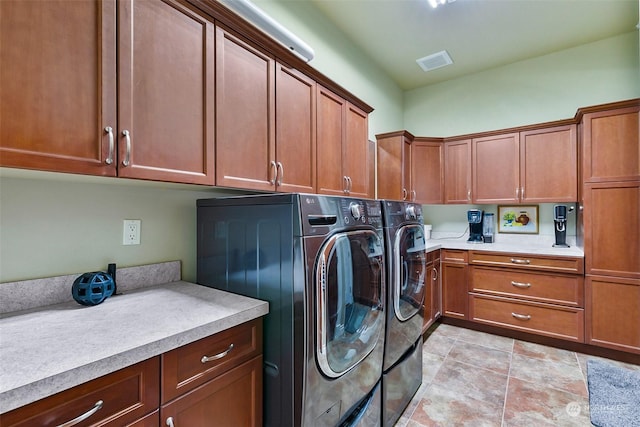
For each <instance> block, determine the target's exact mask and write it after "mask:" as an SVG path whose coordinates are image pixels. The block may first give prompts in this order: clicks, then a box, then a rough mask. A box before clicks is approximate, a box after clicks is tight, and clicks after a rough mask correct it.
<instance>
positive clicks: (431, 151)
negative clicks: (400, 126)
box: [411, 140, 443, 204]
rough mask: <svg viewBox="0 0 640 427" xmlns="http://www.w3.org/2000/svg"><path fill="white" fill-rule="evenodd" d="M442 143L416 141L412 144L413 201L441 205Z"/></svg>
mask: <svg viewBox="0 0 640 427" xmlns="http://www.w3.org/2000/svg"><path fill="white" fill-rule="evenodd" d="M442 182H443V176H442V143H440V142H431V141H419V140H416V141H414V142H413V144H411V185H412V194H413V198H412V200H414V201H416V202H418V203H427V204H439V203H442V200H443V191H442Z"/></svg>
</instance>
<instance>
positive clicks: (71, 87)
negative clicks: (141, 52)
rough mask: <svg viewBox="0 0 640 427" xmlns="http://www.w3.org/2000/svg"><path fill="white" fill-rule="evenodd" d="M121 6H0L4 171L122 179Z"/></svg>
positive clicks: (111, 2) (108, 1) (0, 159)
mask: <svg viewBox="0 0 640 427" xmlns="http://www.w3.org/2000/svg"><path fill="white" fill-rule="evenodd" d="M115 26H116V4H115V0H105V1H94V0H84V1H73V2H42V1H1V2H0V40H2V49H1V50H0V52H1V53H0V117H1V118H2V119H1V120H0V166H9V167H18V168H28V169H42V170H50V171H59V172H73V173H82V174H92V175H108V176H115V175H116V161H117V160H116V154H115V140H113V144H112V145H110V144H109V142H110V139H109V133H108V132H107V131H105V129H107V128H111V129H112V131H111V132H112V133H111V135H113V137H114V138H115V135H114V133H115V132H116V48H115V46H116V27H115Z"/></svg>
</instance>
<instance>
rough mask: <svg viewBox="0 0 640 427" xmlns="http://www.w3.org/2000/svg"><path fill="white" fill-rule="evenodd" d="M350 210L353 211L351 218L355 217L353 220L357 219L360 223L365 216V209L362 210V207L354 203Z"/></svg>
mask: <svg viewBox="0 0 640 427" xmlns="http://www.w3.org/2000/svg"><path fill="white" fill-rule="evenodd" d="M349 210H350V211H351V216H352V217H353V219H355V220H356V221H358V220H359V219H360V218H362V215H363V212H362V211H363V209H362V205H360V204H358V203H355V202H352V203H351V204H350V205H349Z"/></svg>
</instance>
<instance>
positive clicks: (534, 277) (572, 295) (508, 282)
mask: <svg viewBox="0 0 640 427" xmlns="http://www.w3.org/2000/svg"><path fill="white" fill-rule="evenodd" d="M583 282H584V278H583V276H577V275H552V274H540V273H532V272H526V271H517V270H515V271H514V270H495V269H491V268H484V267H475V266H472V267H471V281H470V286H469V291H471V292H481V293H488V294H493V295H497V296H507V297H514V298H526V299H528V300H532V301H538V302H546V303H552V304H562V305H569V306H574V307H583V303H584V286H583Z"/></svg>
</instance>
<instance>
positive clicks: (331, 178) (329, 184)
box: [316, 85, 347, 195]
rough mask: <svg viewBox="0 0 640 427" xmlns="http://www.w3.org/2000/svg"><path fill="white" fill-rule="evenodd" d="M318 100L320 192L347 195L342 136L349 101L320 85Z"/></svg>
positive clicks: (318, 172) (318, 173)
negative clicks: (343, 167) (343, 168)
mask: <svg viewBox="0 0 640 427" xmlns="http://www.w3.org/2000/svg"><path fill="white" fill-rule="evenodd" d="M316 102H317V108H318V109H317V131H316V132H317V140H316V143H317V160H318V164H317V168H318V169H317V175H318V178H317V181H316V182H317V185H318V193H320V194H334V195H344V194H345V190H346V188H347V187H346V185H347V183H346V178H345V176H344V175H343V173H342V140H343V138H344V120H343V116H344V109H345V108H346V107H345V105H346V101H345V100H344V99H342V98H340V97H339V96H337V95H335V94H334V93H333V92H331V91H329V90H327V89H325V88H323V87H322V86H320V85H318V86H317V99H316Z"/></svg>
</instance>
